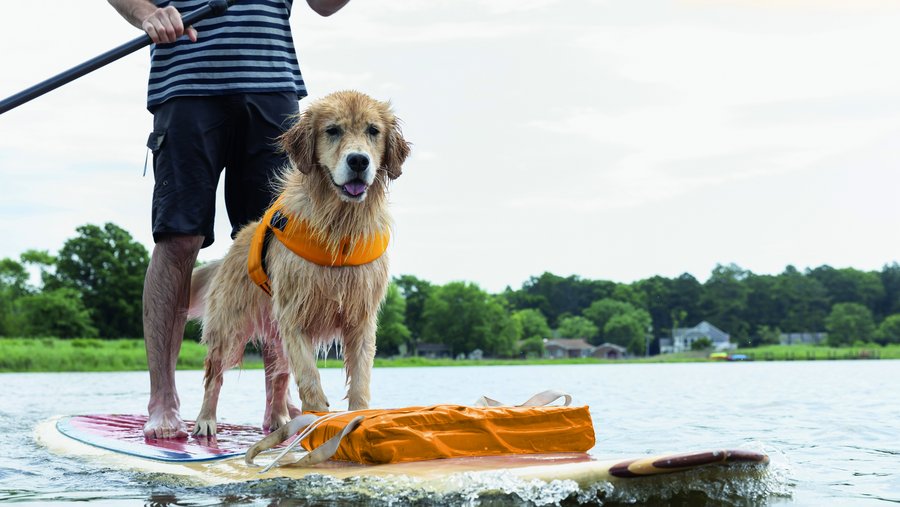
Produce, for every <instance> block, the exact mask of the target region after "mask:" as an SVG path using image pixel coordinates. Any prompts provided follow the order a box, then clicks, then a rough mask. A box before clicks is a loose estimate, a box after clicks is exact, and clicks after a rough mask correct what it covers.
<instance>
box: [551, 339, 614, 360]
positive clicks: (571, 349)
mask: <svg viewBox="0 0 900 507" xmlns="http://www.w3.org/2000/svg"><path fill="white" fill-rule="evenodd" d="M544 350H545V351H546V352H545V355H547V356H548V357H551V358H553V359H562V358H569V357H575V358H578V357H596V358H600V359H622V358H623V357H625V356H627V355H628V353H627V352H628V351H627V350H626V349H625V347H620V346H618V345H616V344H614V343H604V344H603V345H598V346H596V347H595V346H593V345H591V344H590V343H588V342H587V341H585V340H582V339H577V340H574V339H568V338H557V339H554V340H545V341H544Z"/></svg>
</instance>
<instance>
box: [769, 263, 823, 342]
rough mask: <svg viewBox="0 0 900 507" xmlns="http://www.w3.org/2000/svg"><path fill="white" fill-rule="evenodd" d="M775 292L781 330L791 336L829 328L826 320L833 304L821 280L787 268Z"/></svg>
mask: <svg viewBox="0 0 900 507" xmlns="http://www.w3.org/2000/svg"><path fill="white" fill-rule="evenodd" d="M772 293H773V298H774V299H775V301H776V303H777V305H778V308H779V310H778V316H779V319H778V322H777V325H778V327H779V328H781V329H783V330H786V331H787V332H791V333H797V332H819V331H821V330H823V329H825V317H827V316H828V313H829V312H830V311H831V303H830V302H829V299H828V291H827V290H826V289H825V286H824V285H822V283H821V282H820V281H819V280H817V279H815V278H814V277H812V276H809V275H804V274H802V273H800V272H799V271H797V269H796V268H795V267H794V266H787V267H786V268H785V269H784V271H783V272H782V273H781V274H780V275H778V277H777V279H776V281H775V284H774V285H773V287H772ZM757 324H759V323H757ZM769 325H772V323H769Z"/></svg>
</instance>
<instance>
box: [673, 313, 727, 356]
mask: <svg viewBox="0 0 900 507" xmlns="http://www.w3.org/2000/svg"><path fill="white" fill-rule="evenodd" d="M701 338H708V339H709V341H710V342H712V345H713V349H714V350H715V351H716V352H722V351H727V350H733V349H736V348H737V344H735V343H731V335H729V334H728V333H726V332H725V331H722V330H721V329H719V328H717V327H716V326H714V325H712V324H710V323H709V322H707V321H705V320H704V321H703V322H701V323H699V324H697V325H696V326H694V327H678V328H675V329H674V330H672V338H671V339H668V338H663V339H660V340H659V353H660V354H669V353H672V352H686V351H689V350H691V345H693V343H694V342H695V341H697V340H699V339H701Z"/></svg>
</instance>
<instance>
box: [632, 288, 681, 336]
mask: <svg viewBox="0 0 900 507" xmlns="http://www.w3.org/2000/svg"><path fill="white" fill-rule="evenodd" d="M634 285H635V288H636V289H637V290H639V291H641V292H642V293H643V295H644V301H646V302H647V305H646V308H647V312H648V313H649V314H650V318H651V319H652V322H653V324H652V325H653V329H655V330H657V331H661V332H665V333H666V334H667V335H668V334H671V330H672V313H671V309H672V302H671V299H672V280H669V279H668V278H663V277H661V276H654V277H651V278H647V279H646V280H641V281H639V282H636V283H635V284H634ZM650 351H651V353H658V352H659V346H658V344H656V342H655V341H654V343H653V344H652V345H651V347H650Z"/></svg>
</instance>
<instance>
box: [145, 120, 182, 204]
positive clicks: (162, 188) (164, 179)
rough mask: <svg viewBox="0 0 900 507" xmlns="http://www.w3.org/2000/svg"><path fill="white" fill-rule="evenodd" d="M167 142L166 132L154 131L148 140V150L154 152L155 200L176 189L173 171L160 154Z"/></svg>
mask: <svg viewBox="0 0 900 507" xmlns="http://www.w3.org/2000/svg"><path fill="white" fill-rule="evenodd" d="M165 140H166V131H165V130H154V131H153V132H151V133H150V137H148V138H147V148H148V149H149V150H150V151H152V152H153V179H154V181H155V184H154V186H153V197H154V199H159V198H162V197H164V196H166V195H168V194H170V193H172V191H173V190H174V189H175V185H173V184H172V183H174V180H172V171H171V168H169V167H168V166H169V164H167V163H166V161H165V160H164V159H165V156H164V155H163V154H161V153H160V150H161V149H162V146H163V142H165Z"/></svg>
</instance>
